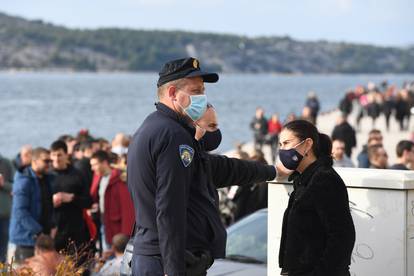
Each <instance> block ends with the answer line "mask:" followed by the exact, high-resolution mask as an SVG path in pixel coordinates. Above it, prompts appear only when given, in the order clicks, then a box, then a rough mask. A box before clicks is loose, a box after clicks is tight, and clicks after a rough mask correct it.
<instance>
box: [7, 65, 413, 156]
mask: <svg viewBox="0 0 414 276" xmlns="http://www.w3.org/2000/svg"><path fill="white" fill-rule="evenodd" d="M385 79H386V80H388V81H389V82H390V83H392V84H397V85H398V86H401V85H402V83H403V82H404V81H412V80H414V75H327V76H324V75H306V76H279V75H271V74H267V75H254V74H221V75H220V81H219V82H218V83H217V84H206V93H207V96H208V99H209V101H210V102H212V103H213V105H214V106H215V107H216V109H217V111H218V114H219V123H220V128H221V130H222V133H223V142H222V144H221V146H220V148H219V150H220V151H225V150H228V149H231V148H232V147H233V144H234V142H235V141H250V140H251V139H252V134H251V131H250V129H249V122H250V120H251V119H252V116H253V115H254V112H255V108H256V107H257V106H262V107H264V108H265V111H266V114H267V115H270V114H271V113H274V112H277V113H279V114H280V116H281V117H282V119H284V117H285V116H286V115H287V114H288V113H290V112H296V113H300V111H301V109H302V107H303V105H304V102H305V98H306V95H307V93H308V91H310V90H313V91H315V92H316V93H317V95H318V97H319V99H320V102H321V105H322V110H329V109H332V108H334V107H336V105H337V103H338V101H339V99H340V98H341V97H342V96H343V94H344V92H345V91H346V90H347V89H348V88H351V87H354V86H355V85H357V84H366V83H367V82H368V81H374V82H376V83H379V82H381V81H383V80H385ZM156 80H157V74H156V73H136V74H132V73H108V74H106V73H105V74H104V73H0V119H1V120H0V129H1V130H0V153H1V154H2V155H4V156H7V157H12V156H14V155H15V154H16V153H17V151H18V150H19V148H20V146H21V145H23V144H32V145H33V146H46V147H48V146H49V145H50V143H51V142H53V141H54V139H56V138H57V137H58V136H59V135H61V134H76V133H77V131H78V130H79V129H81V128H88V129H89V130H90V132H91V134H92V135H94V136H96V137H104V138H107V139H108V140H110V139H112V138H113V136H114V135H115V134H116V133H117V132H125V133H130V134H132V133H134V132H135V130H136V129H137V128H138V126H139V125H140V124H141V122H142V121H143V120H144V118H145V117H146V116H147V115H148V114H149V113H150V112H152V111H153V110H155V107H154V103H155V101H156V96H155V95H156V86H155V83H156Z"/></svg>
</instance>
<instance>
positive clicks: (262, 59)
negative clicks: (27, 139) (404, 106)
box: [0, 13, 414, 73]
mask: <svg viewBox="0 0 414 276" xmlns="http://www.w3.org/2000/svg"><path fill="white" fill-rule="evenodd" d="M0 41H1V43H0V70H9V69H30V70H86V71H116V70H122V71H158V70H159V68H160V66H161V64H162V63H163V62H164V61H166V60H168V59H173V58H177V57H182V56H188V55H190V56H195V57H198V58H199V59H201V61H202V65H203V67H208V68H209V69H214V70H218V71H222V72H258V73H260V72H275V73H414V47H411V48H408V49H401V48H392V47H375V46H371V45H359V44H348V43H332V42H327V41H314V42H302V41H297V40H294V39H291V38H289V37H257V38H249V37H244V36H235V35H219V34H210V33H190V32H179V31H174V32H173V31H171V32H166V31H142V30H131V29H116V28H113V29H97V30H78V29H68V28H65V27H60V26H55V25H52V24H48V23H44V22H42V21H38V20H35V21H29V20H25V19H23V18H18V17H12V16H8V15H6V14H2V13H0Z"/></svg>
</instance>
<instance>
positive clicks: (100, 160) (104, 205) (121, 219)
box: [90, 150, 135, 250]
mask: <svg viewBox="0 0 414 276" xmlns="http://www.w3.org/2000/svg"><path fill="white" fill-rule="evenodd" d="M109 160H110V157H109V154H108V153H107V152H105V151H102V150H99V151H97V152H95V153H94V154H93V155H92V157H91V160H90V162H91V167H92V171H93V173H94V174H93V180H92V185H91V190H90V192H91V196H92V200H93V203H94V204H93V209H95V210H96V209H97V210H98V213H99V214H100V218H101V225H102V226H103V227H101V234H102V237H103V238H102V240H104V241H105V242H103V249H104V250H107V249H109V248H110V245H111V243H112V238H113V236H115V235H116V234H119V233H122V234H125V235H128V236H129V235H130V234H131V230H132V226H133V225H134V221H135V214H134V206H133V203H132V199H131V197H130V195H129V192H128V187H127V185H126V184H125V182H124V181H122V180H121V171H120V170H118V169H114V168H112V167H111V166H110V163H109V162H110V161H109Z"/></svg>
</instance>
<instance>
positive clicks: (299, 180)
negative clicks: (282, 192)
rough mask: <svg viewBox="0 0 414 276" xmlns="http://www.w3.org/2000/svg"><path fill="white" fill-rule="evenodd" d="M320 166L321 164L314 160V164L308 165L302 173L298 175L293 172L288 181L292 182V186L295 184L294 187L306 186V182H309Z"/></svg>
mask: <svg viewBox="0 0 414 276" xmlns="http://www.w3.org/2000/svg"><path fill="white" fill-rule="evenodd" d="M321 165H322V164H321V163H320V162H318V160H316V161H315V162H313V163H312V164H310V165H309V166H308V167H307V168H306V169H305V170H304V171H303V173H299V172H298V171H295V172H293V173H292V174H291V175H290V176H289V180H293V182H294V184H296V185H301V184H305V185H307V183H308V181H309V180H310V178H311V177H312V175H313V174H314V172H315V171H316V169H317V168H319V167H320V166H321Z"/></svg>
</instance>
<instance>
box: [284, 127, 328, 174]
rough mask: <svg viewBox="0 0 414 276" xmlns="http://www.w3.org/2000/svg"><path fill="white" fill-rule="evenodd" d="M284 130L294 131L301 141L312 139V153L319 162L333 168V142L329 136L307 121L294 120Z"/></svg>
mask: <svg viewBox="0 0 414 276" xmlns="http://www.w3.org/2000/svg"><path fill="white" fill-rule="evenodd" d="M283 128H284V129H287V130H290V131H292V132H293V133H294V134H295V136H296V137H298V138H299V140H301V141H303V140H305V139H307V138H310V139H312V141H313V146H312V151H313V153H314V154H315V156H316V158H318V160H320V161H322V162H323V163H324V164H325V165H329V166H332V164H333V160H332V142H331V138H329V136H328V135H326V134H323V133H319V131H318V129H317V128H316V127H315V126H314V125H313V124H312V123H310V122H308V121H305V120H294V121H291V122H289V123H287V124H286V125H285V126H284V127H283Z"/></svg>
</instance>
